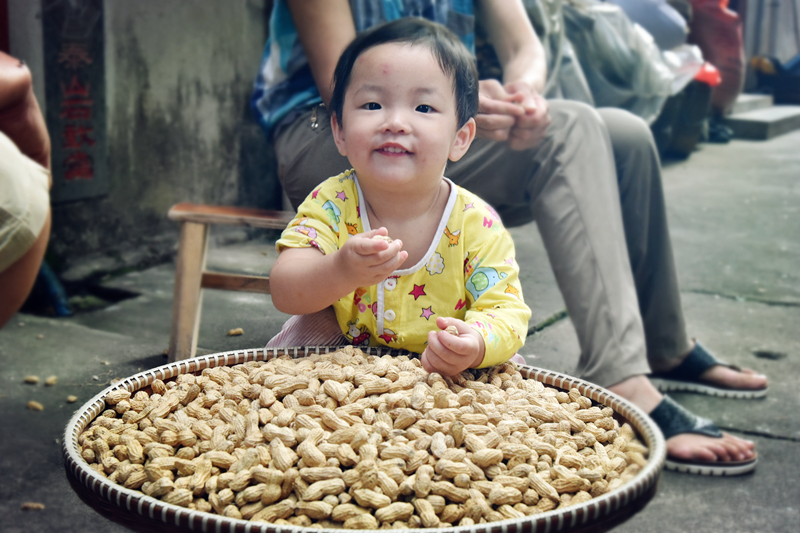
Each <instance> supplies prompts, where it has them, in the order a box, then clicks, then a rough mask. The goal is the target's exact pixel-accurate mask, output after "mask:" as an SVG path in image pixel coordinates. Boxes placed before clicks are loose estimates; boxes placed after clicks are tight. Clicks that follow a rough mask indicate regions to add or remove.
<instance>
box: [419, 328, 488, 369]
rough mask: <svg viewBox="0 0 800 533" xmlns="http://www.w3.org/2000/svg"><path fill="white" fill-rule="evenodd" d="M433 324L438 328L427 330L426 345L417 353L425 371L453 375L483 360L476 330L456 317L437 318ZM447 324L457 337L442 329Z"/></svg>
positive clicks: (477, 364)
mask: <svg viewBox="0 0 800 533" xmlns="http://www.w3.org/2000/svg"><path fill="white" fill-rule="evenodd" d="M436 325H437V326H438V327H439V328H441V329H440V331H431V332H429V333H428V347H427V348H425V351H424V352H422V356H421V359H422V367H423V368H424V369H425V370H427V371H428V372H438V373H439V374H441V375H443V376H455V375H456V374H459V373H461V372H463V371H464V370H466V369H468V368H475V367H477V366H479V365H480V364H481V363H482V362H483V357H484V354H485V346H484V344H483V337H481V335H480V333H478V332H477V331H475V330H474V329H472V328H471V327H470V326H469V325H467V323H466V322H464V321H463V320H458V319H457V318H443V317H441V318H437V319H436ZM448 326H455V328H456V329H457V330H458V336H456V335H453V334H451V333H448V332H447V331H444V330H445V329H446V328H447V327H448Z"/></svg>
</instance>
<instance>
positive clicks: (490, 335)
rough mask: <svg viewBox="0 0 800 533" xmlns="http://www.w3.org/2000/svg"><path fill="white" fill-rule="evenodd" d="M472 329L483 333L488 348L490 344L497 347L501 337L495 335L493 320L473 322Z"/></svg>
mask: <svg viewBox="0 0 800 533" xmlns="http://www.w3.org/2000/svg"><path fill="white" fill-rule="evenodd" d="M472 329H474V330H475V331H477V332H478V333H480V334H481V336H482V337H483V342H484V343H485V344H486V347H487V348H489V347H490V346H491V347H492V348H497V344H498V342H499V340H500V339H499V338H498V336H497V335H495V333H494V329H493V328H492V324H491V322H481V321H480V320H479V321H477V322H474V323H473V324H472Z"/></svg>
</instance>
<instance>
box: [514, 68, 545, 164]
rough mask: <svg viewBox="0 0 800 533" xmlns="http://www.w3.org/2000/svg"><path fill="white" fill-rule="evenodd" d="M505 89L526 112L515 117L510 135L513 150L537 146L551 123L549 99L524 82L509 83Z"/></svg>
mask: <svg viewBox="0 0 800 533" xmlns="http://www.w3.org/2000/svg"><path fill="white" fill-rule="evenodd" d="M503 88H504V90H505V91H506V92H507V93H508V94H509V95H510V96H511V97H513V98H514V101H515V102H519V103H520V107H521V108H522V110H523V111H524V113H522V114H520V115H517V116H516V117H515V122H514V126H513V127H512V128H511V131H510V132H509V137H508V144H509V146H510V147H511V149H512V150H528V149H530V148H534V147H536V146H537V145H538V144H539V143H540V142H542V140H543V139H544V136H545V134H546V133H547V127H548V126H549V125H550V111H549V106H548V105H547V100H545V98H544V97H543V96H542V95H540V94H539V93H538V92H536V91H535V90H533V89H532V88H531V87H530V85H528V84H526V83H522V82H511V83H507V84H506V85H505V86H504V87H503Z"/></svg>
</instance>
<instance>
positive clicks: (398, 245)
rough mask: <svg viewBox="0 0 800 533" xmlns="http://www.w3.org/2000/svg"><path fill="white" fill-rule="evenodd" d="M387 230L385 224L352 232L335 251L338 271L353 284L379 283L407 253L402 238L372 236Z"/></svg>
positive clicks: (385, 233)
mask: <svg viewBox="0 0 800 533" xmlns="http://www.w3.org/2000/svg"><path fill="white" fill-rule="evenodd" d="M387 234H388V231H387V230H386V228H383V227H381V228H378V229H374V230H371V231H368V232H366V233H359V234H358V235H353V236H351V237H350V238H349V239H348V240H347V242H346V243H344V245H343V246H342V247H341V248H340V249H339V251H337V252H336V257H337V260H338V262H339V267H340V272H341V273H342V274H343V275H344V276H346V277H347V278H349V279H350V280H352V281H353V283H354V284H355V285H356V286H358V287H369V286H371V285H375V284H377V283H380V282H381V281H383V280H385V279H386V278H387V277H389V276H390V275H391V274H392V272H394V271H395V270H397V268H398V267H400V265H402V264H403V262H404V261H405V260H406V258H407V257H408V252H405V251H403V241H401V240H394V241H392V242H387V241H385V240H383V239H373V237H375V236H378V235H380V236H383V237H385V236H386V235H387Z"/></svg>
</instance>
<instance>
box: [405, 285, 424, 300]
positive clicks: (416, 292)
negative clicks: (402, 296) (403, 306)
mask: <svg viewBox="0 0 800 533" xmlns="http://www.w3.org/2000/svg"><path fill="white" fill-rule="evenodd" d="M408 294H409V295H411V296H413V297H414V300H416V299H417V298H419V297H420V296H427V293H426V292H425V285H417V284H416V283H415V284H414V289H413V290H412V291H411V292H409V293H408Z"/></svg>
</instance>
